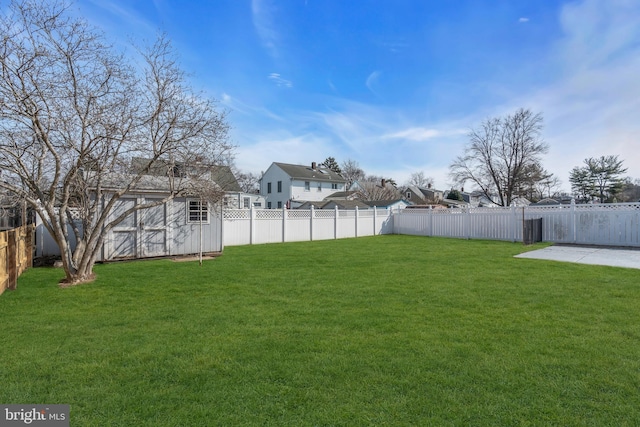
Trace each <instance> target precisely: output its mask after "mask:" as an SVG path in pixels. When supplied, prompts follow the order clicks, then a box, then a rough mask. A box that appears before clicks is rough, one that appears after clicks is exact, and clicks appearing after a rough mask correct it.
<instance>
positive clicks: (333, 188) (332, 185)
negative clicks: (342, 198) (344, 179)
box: [331, 182, 338, 190]
mask: <svg viewBox="0 0 640 427" xmlns="http://www.w3.org/2000/svg"><path fill="white" fill-rule="evenodd" d="M331 189H332V190H337V189H338V184H336V183H334V182H332V183H331Z"/></svg>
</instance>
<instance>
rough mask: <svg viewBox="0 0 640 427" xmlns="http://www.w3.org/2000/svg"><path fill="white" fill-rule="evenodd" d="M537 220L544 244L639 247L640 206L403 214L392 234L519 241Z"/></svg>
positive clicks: (396, 215)
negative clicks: (526, 227)
mask: <svg viewBox="0 0 640 427" xmlns="http://www.w3.org/2000/svg"><path fill="white" fill-rule="evenodd" d="M538 218H542V240H543V241H545V242H554V243H572V244H587V245H603V246H640V203H615V204H601V205H575V204H571V205H561V206H539V207H538V206H536V207H526V208H516V207H510V208H470V209H403V210H401V211H398V212H394V214H393V233H394V234H412V235H421V236H442V237H456V238H464V239H493V240H507V241H513V242H517V241H522V234H523V220H525V219H538Z"/></svg>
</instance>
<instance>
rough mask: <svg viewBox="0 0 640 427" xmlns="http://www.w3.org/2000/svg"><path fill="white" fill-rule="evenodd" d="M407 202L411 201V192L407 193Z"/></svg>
mask: <svg viewBox="0 0 640 427" xmlns="http://www.w3.org/2000/svg"><path fill="white" fill-rule="evenodd" d="M407 200H411V191H407Z"/></svg>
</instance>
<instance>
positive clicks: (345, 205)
mask: <svg viewBox="0 0 640 427" xmlns="http://www.w3.org/2000/svg"><path fill="white" fill-rule="evenodd" d="M328 206H331V207H332V208H333V206H337V207H338V208H340V209H355V208H356V207H357V208H358V209H369V208H370V207H371V206H369V205H368V204H367V203H365V202H363V201H361V200H329V201H328V202H326V203H325V204H324V205H322V209H327V208H328Z"/></svg>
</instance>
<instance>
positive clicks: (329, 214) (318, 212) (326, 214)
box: [313, 209, 336, 218]
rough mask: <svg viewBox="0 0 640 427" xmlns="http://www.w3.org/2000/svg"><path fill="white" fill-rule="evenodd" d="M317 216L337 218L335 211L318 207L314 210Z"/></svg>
mask: <svg viewBox="0 0 640 427" xmlns="http://www.w3.org/2000/svg"><path fill="white" fill-rule="evenodd" d="M313 213H314V214H315V217H316V218H335V216H336V213H335V211H330V210H320V209H316V210H314V211H313Z"/></svg>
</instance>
